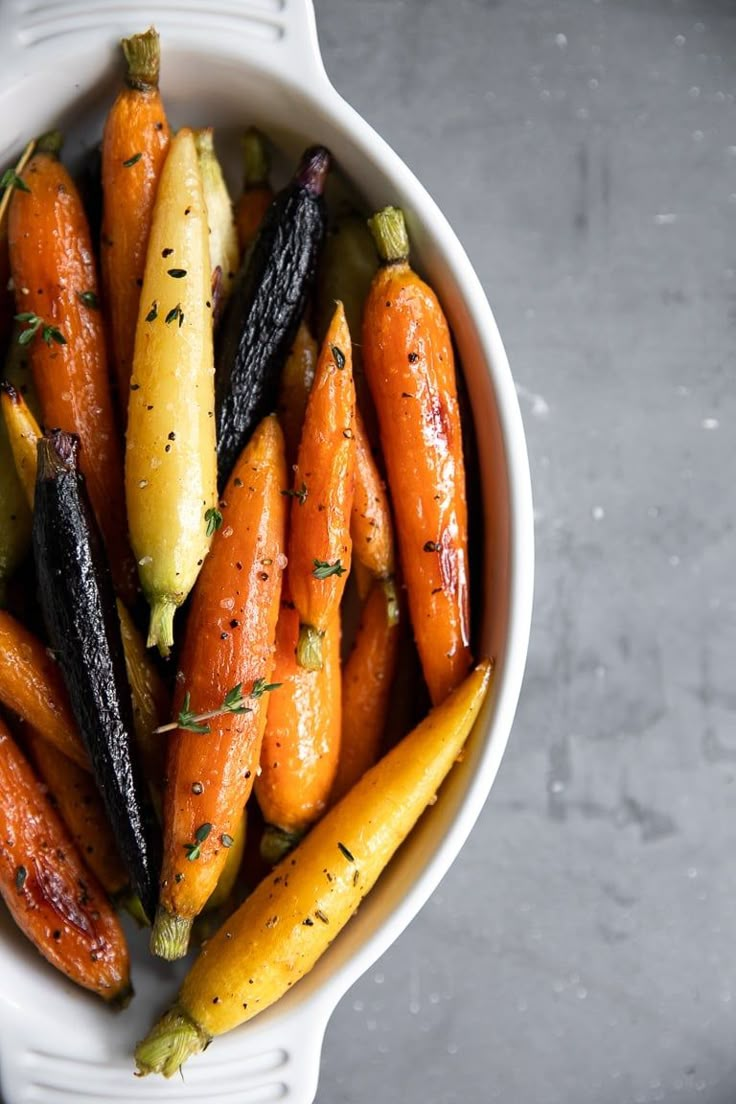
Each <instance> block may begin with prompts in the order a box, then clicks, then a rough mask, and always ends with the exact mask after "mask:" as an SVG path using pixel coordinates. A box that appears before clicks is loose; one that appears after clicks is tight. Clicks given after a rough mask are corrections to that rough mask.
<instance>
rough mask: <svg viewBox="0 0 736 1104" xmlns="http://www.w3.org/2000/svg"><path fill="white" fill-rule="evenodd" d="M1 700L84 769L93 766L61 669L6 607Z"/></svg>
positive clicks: (1, 624) (1, 629)
mask: <svg viewBox="0 0 736 1104" xmlns="http://www.w3.org/2000/svg"><path fill="white" fill-rule="evenodd" d="M0 702H2V704H3V705H4V706H5V707H6V708H7V709H9V710H10V711H11V712H12V713H17V714H18V716H19V717H22V718H23V720H24V721H27V722H28V724H31V725H33V727H34V728H36V729H38V731H39V732H40V733H41V735H42V736H43V737H44V739H46V740H48V741H49V743H52V744H53V745H54V746H55V747H57V748H58V749H59V751H63V752H64V754H65V755H68V756H69V758H70V759H73V760H74V762H75V763H78V764H79V765H80V766H81V767H84V769H85V770H91V769H92V767H91V765H90V762H89V759H88V757H87V752H86V751H85V749H84V747H83V745H82V741H81V739H80V736H79V733H78V732H77V728H76V725H75V723H74V718H73V717H72V712H71V707H70V705H69V698H68V696H67V692H66V687H65V686H64V680H63V678H62V675H61V671H60V670H59V668H58V667H57V665H56V663H55V662H54V660H53V659H51V657H50V656H49V654H48V652H47V651H46V648H45V647H44V645H43V644H42V643H41V641H40V640H38V639H37V638H36V637H35V636H34V635H33V634H32V633H30V632H29V631H28V629H25V628H24V627H23V626H22V625H21V624H20V622H19V621H16V620H15V618H14V617H12V616H11V615H10V614H9V613H7V612H5V611H3V610H0Z"/></svg>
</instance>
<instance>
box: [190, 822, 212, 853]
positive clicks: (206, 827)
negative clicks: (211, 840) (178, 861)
mask: <svg viewBox="0 0 736 1104" xmlns="http://www.w3.org/2000/svg"><path fill="white" fill-rule="evenodd" d="M211 831H212V825H211V824H200V826H199V828H197V830H196V832H195V833H194V843H185V844H184V850H185V851H186V853H187V858H188V859H189V861H190V862H195V861H196V860H197V859H198V858H199V856H200V855H201V853H202V844H203V843H204V841H205V840H206V839H207V837H208V836H209V834H210V832H211Z"/></svg>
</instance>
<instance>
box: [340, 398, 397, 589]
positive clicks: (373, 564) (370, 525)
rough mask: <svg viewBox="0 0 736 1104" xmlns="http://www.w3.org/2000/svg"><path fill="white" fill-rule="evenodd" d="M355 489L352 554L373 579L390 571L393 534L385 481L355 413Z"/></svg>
mask: <svg viewBox="0 0 736 1104" xmlns="http://www.w3.org/2000/svg"><path fill="white" fill-rule="evenodd" d="M353 432H354V433H355V492H354V495H353V508H352V513H351V515H350V535H351V537H352V541H353V557H354V559H355V560H356V561H358V562H359V563H361V564H362V565H363V566H364V567H365V568H367V570H368V571H370V573H371V574H372V575H374V576H375V577H376V578H377V579H384V578H387V577H388V576H390V575H393V573H394V566H395V565H394V534H393V524H392V522H391V507H390V506H389V502H388V494H387V493H386V484H385V483H384V482H383V480H382V478H381V474H380V472H379V470H378V466H377V465H376V461H375V460H374V458H373V452H372V451H371V446H370V442H369V440H368V436H367V433H366V430H365V426H364V424H363V419H362V418H361V415H360V411H359V410H357V409H356V412H355V426H354V430H353Z"/></svg>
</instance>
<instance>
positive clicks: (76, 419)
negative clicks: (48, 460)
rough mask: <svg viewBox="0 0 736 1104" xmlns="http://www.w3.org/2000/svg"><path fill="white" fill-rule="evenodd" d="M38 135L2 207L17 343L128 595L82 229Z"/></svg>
mask: <svg viewBox="0 0 736 1104" xmlns="http://www.w3.org/2000/svg"><path fill="white" fill-rule="evenodd" d="M60 146H61V136H60V135H59V134H58V133H56V132H55V133H53V134H49V135H45V136H44V137H43V138H40V139H39V140H38V144H37V147H36V153H35V154H34V155H33V157H32V158H31V160H30V161H29V163H28V165H27V167H26V168H25V170H24V171H23V173H22V180H23V182H24V183H25V184H26V185H27V187H28V189H29V190H28V191H27V192H24V191H19V190H17V189H16V191H14V193H13V198H12V200H11V203H10V214H9V225H8V235H9V241H10V263H11V268H12V274H13V284H14V287H15V299H16V306H17V309H18V314H17V315H16V317H17V318H18V320H19V321H21V322H22V323H23V325H24V329H23V330H22V332H21V333H20V335H19V338H18V340H19V341H20V343H21V344H22V345H27V346H28V348H29V349H30V353H31V368H32V371H33V379H34V383H35V385H36V390H37V392H38V397H39V402H40V405H41V421H42V422H43V423H44V424H45V425H47V426H54V427H57V426H59V427H61V428H63V429H64V430H66V431H67V432H70V433H75V434H76V435H77V436H78V437H79V439H80V442H81V459H80V465H81V470H82V473H83V475H84V477H85V479H86V482H87V489H88V492H89V496H90V499H91V502H92V506H93V509H94V511H95V514H96V516H97V520H98V522H99V525H100V528H101V529H102V533H103V537H104V539H105V544H106V547H107V553H108V557H109V559H110V564H111V568H112V571H113V578H114V580H115V584H116V587H117V590H118V592H119V593H120V594H121V595H122V596H124V597H127V598H128V599H129V600H130V599H132V598H133V596H134V594H135V569H134V566H133V563H132V559H131V557H130V550H129V547H128V541H127V535H126V525H125V508H124V500H123V481H122V453H121V449H120V443H119V436H118V433H117V428H116V425H115V417H114V412H113V405H112V397H111V394H110V385H109V381H108V377H107V354H106V349H105V335H104V331H103V328H102V317H101V314H100V307H99V301H98V287H97V274H96V272H95V265H94V259H93V253H92V242H91V238H90V233H89V226H88V225H87V219H86V216H85V213H84V209H83V207H82V203H81V200H80V197H79V193H78V191H77V188H76V186H75V184H74V182H73V180H72V178H71V177H70V176H69V173H68V172H67V171H66V169H65V168H64V167H63V165H62V164H61V162H60V161H59V159H58V153H59V149H60Z"/></svg>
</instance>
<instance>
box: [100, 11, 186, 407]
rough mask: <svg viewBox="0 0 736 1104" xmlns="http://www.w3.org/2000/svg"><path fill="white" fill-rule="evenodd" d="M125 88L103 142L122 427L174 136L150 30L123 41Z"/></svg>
mask: <svg viewBox="0 0 736 1104" xmlns="http://www.w3.org/2000/svg"><path fill="white" fill-rule="evenodd" d="M121 46H122V49H123V54H124V56H125V62H126V73H125V87H124V88H123V89H122V90H121V91H120V92H119V93H118V96H117V99H116V100H115V103H114V104H113V105H112V107H111V108H110V111H109V113H108V116H107V119H106V121H105V131H104V136H103V139H102V193H103V204H104V209H103V221H102V249H101V268H102V284H103V287H104V290H105V302H106V305H107V310H108V315H109V319H110V329H111V345H112V359H113V363H114V366H115V376H116V379H117V386H118V400H119V404H120V411H121V415H122V421H123V425H125V423H126V421H127V410H128V395H129V387H130V373H131V370H132V367H133V349H134V345H135V325H136V321H137V319H138V304H139V301H140V296H141V286H142V284H143V273H144V270H145V265H146V249H147V246H148V237H149V234H150V231H151V218H152V216H153V204H154V200H155V198H156V189H157V188H158V181H159V177H160V175H161V171H162V169H163V166H164V161H165V159H166V154H167V152H168V148H169V142H170V139H171V134H170V131H169V124H168V121H167V119H166V112H165V111H164V106H163V103H162V101H161V96H160V93H159V90H158V77H159V61H160V51H159V40H158V34H157V33H156V31H155V30H154V29H153V27H151V28H150V29H149V30H147V31H146V32H145V33H144V34H139V35H133V37H132V38H124V39H123V40H122V42H121Z"/></svg>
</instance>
